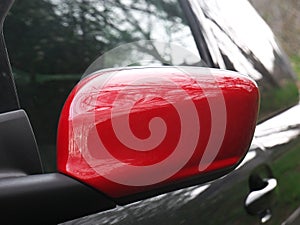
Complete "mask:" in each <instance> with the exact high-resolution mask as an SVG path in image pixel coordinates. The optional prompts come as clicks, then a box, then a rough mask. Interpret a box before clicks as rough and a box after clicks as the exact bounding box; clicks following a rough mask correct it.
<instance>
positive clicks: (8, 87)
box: [0, 0, 20, 113]
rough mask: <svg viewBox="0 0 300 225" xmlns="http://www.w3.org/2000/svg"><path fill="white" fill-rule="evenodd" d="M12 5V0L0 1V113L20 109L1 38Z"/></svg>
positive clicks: (2, 38)
mask: <svg viewBox="0 0 300 225" xmlns="http://www.w3.org/2000/svg"><path fill="white" fill-rule="evenodd" d="M12 4H13V0H1V2H0V113H2V112H8V111H11V110H16V109H19V108H20V104H19V100H18V95H17V91H16V86H15V82H14V78H13V75H12V70H11V67H10V62H9V58H8V53H7V50H6V45H5V42H4V37H3V23H4V20H5V17H6V15H7V13H8V11H9V9H10V7H11V6H12Z"/></svg>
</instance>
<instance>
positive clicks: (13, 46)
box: [5, 0, 186, 80]
mask: <svg viewBox="0 0 300 225" xmlns="http://www.w3.org/2000/svg"><path fill="white" fill-rule="evenodd" d="M157 23H159V25H160V26H161V28H160V31H159V32H162V34H163V35H162V36H164V38H165V39H167V40H162V41H166V42H170V41H172V40H173V39H174V37H173V36H172V35H173V33H176V32H177V33H180V31H181V30H182V29H183V28H185V27H186V25H185V24H184V23H185V21H183V19H182V15H181V11H180V9H179V6H178V3H177V1H164V2H162V1H154V0H148V1H147V0H132V1H126V2H125V1H121V0H116V1H106V0H31V1H26V2H25V1H16V3H15V5H14V7H13V9H12V12H11V13H10V15H9V17H8V19H7V23H6V30H5V34H6V39H7V45H8V49H9V51H10V57H11V59H12V62H13V67H15V68H18V69H20V70H22V71H26V72H28V73H30V74H31V76H32V80H34V79H35V75H36V74H52V73H54V74H55V73H56V74H57V73H59V74H64V73H69V74H70V73H73V74H75V73H76V74H78V73H83V71H84V70H85V69H86V68H87V67H88V65H89V64H90V63H91V62H92V61H93V60H94V59H95V58H96V57H98V56H99V55H101V54H103V53H104V52H105V51H108V50H109V49H112V48H113V47H116V46H118V45H120V44H122V43H128V42H133V41H137V40H149V39H156V38H157V36H159V35H161V34H160V33H159V34H158V31H157V29H156V30H155V29H154V27H155V26H157ZM182 33H184V32H182ZM140 49H141V50H142V51H144V52H145V53H147V54H151V55H152V56H153V57H154V58H155V59H157V60H158V61H168V60H170V59H166V58H165V57H166V56H164V55H162V53H161V52H159V51H157V49H156V47H155V46H154V45H153V44H151V43H150V42H149V43H147V45H145V46H140ZM127 54H128V53H124V56H123V57H128V55H127ZM120 58H122V57H121V56H120Z"/></svg>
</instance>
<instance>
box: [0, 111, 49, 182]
mask: <svg viewBox="0 0 300 225" xmlns="http://www.w3.org/2000/svg"><path fill="white" fill-rule="evenodd" d="M42 172H43V169H42V164H41V159H40V155H39V151H38V147H37V144H36V140H35V137H34V134H33V131H32V128H31V125H30V122H29V119H28V117H27V115H26V113H25V111H24V110H17V111H12V112H8V113H2V114H0V178H5V177H16V176H22V175H29V174H30V175H31V174H39V173H42Z"/></svg>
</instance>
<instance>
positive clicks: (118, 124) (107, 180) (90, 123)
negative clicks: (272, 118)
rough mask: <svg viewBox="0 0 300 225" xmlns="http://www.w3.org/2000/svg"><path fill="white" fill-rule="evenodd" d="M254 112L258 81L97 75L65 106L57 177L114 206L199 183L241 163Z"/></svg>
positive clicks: (226, 76)
mask: <svg viewBox="0 0 300 225" xmlns="http://www.w3.org/2000/svg"><path fill="white" fill-rule="evenodd" d="M258 106H259V92H258V88H257V85H256V84H255V82H254V81H253V80H251V79H250V78H249V77H246V76H243V75H240V74H238V73H236V72H232V71H225V70H217V69H210V68H200V67H132V68H130V67H127V68H122V69H110V70H102V71H98V72H95V73H93V74H91V75H89V76H87V77H85V78H84V79H82V80H81V81H80V82H79V83H78V85H77V86H76V87H75V88H74V89H73V91H72V92H71V94H70V95H69V97H68V99H67V101H66V103H65V105H64V108H63V110H62V113H61V118H60V122H59V128H58V149H57V162H58V170H59V172H61V173H63V174H66V175H68V176H71V177H73V178H75V179H78V180H80V181H81V182H83V183H85V184H88V185H90V186H92V187H93V188H95V189H97V190H99V191H101V192H102V193H104V194H106V195H107V196H109V197H111V198H113V199H114V200H115V201H116V202H117V203H118V204H126V203H129V202H133V201H136V200H139V199H143V198H146V197H150V196H154V195H157V194H161V193H164V192H167V191H171V190H176V189H179V188H182V187H186V186H190V185H194V184H200V183H204V182H207V181H210V180H213V179H216V178H218V177H221V176H223V175H225V174H226V173H228V172H229V171H231V170H233V169H234V168H235V167H236V166H237V165H238V164H239V162H241V160H242V159H243V157H244V156H245V154H246V152H247V150H248V148H249V145H250V143H251V140H252V137H253V133H254V129H255V125H256V119H257V114H258Z"/></svg>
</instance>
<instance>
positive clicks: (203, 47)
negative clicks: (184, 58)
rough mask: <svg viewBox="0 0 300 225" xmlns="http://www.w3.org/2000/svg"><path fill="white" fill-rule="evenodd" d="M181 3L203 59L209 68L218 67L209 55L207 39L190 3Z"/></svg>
mask: <svg viewBox="0 0 300 225" xmlns="http://www.w3.org/2000/svg"><path fill="white" fill-rule="evenodd" d="M179 3H180V5H181V7H182V9H183V11H184V14H185V17H186V18H187V21H188V23H189V25H190V28H191V31H192V34H193V36H194V40H195V42H196V45H197V48H198V50H199V54H200V56H201V59H202V60H203V61H204V62H205V63H206V64H207V66H208V67H216V66H215V65H214V63H213V60H212V58H211V55H210V53H209V50H208V47H207V44H206V41H205V38H204V36H203V34H202V31H201V27H200V24H199V22H198V21H197V18H196V16H195V14H194V12H193V10H192V8H191V6H190V3H189V2H188V1H186V0H179Z"/></svg>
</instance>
